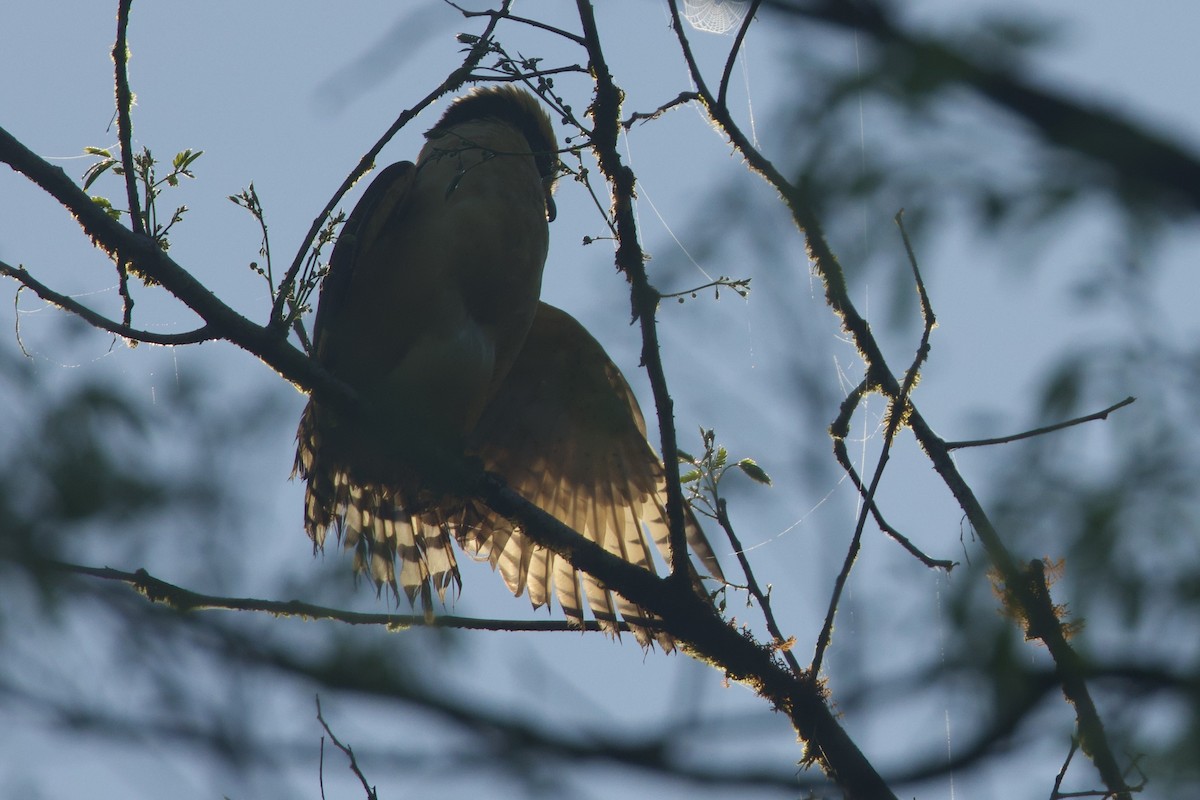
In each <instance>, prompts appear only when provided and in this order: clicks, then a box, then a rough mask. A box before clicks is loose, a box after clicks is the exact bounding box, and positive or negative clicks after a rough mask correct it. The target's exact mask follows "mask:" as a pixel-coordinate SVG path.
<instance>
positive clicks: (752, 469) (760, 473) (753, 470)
mask: <svg viewBox="0 0 1200 800" xmlns="http://www.w3.org/2000/svg"><path fill="white" fill-rule="evenodd" d="M737 465H738V469H740V470H741V471H742V472H744V473H746V475H747V477H749V478H750V480H752V481H755V482H757V483H761V484H765V485H766V486H770V485H771V476H770V475H768V474H767V473H766V471H765V470H764V469H763V468H762V467H760V466H759V465H758V463H757V462H755V460H754V459H753V458H743V459H742V460H741V461H739V462H737Z"/></svg>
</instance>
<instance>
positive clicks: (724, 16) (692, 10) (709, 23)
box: [683, 0, 750, 33]
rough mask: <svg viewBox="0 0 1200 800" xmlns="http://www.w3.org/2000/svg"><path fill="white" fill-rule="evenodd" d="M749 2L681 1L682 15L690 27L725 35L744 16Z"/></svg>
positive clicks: (731, 0)
mask: <svg viewBox="0 0 1200 800" xmlns="http://www.w3.org/2000/svg"><path fill="white" fill-rule="evenodd" d="M749 5H750V0H683V15H684V16H685V17H686V18H687V21H688V22H689V23H691V25H692V27H693V28H695V29H696V30H699V31H706V32H708V33H727V32H729V31H730V30H732V29H733V28H735V27H737V26H738V25H739V24H740V23H741V21H742V19H743V18H745V16H746V8H747V6H749Z"/></svg>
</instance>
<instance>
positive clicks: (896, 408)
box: [810, 211, 937, 675]
mask: <svg viewBox="0 0 1200 800" xmlns="http://www.w3.org/2000/svg"><path fill="white" fill-rule="evenodd" d="M903 213H904V212H903V211H901V212H899V213H898V214H896V225H897V226H898V227H899V228H900V236H901V238H902V240H903V242H904V247H905V250H907V252H908V261H909V265H910V266H911V267H912V272H913V280H914V281H915V283H916V287H917V295H918V297H919V298H920V304H921V319H922V320H923V323H924V324H923V325H922V330H921V341H920V344H918V345H917V351H916V354H915V355H914V356H913V361H912V364H910V365H909V367H908V369H907V370H906V371H905V373H904V382H903V383H902V384H901V386H900V393H899V394H898V395H896V396H894V397H893V398H892V399H891V402H890V404H889V406H888V414H887V427H886V428H885V429H884V434H883V448H882V449H881V451H880V454H879V461H878V462H877V463H876V464H875V474H874V475H872V476H871V485H870V486H869V487H868V488H867V490H866V492H864V493H863V501H864V502H863V507H862V508H861V509H860V510H859V514H858V520H857V521H856V522H855V526H854V535H853V536H852V537H851V539H850V547H849V548H848V549H847V552H846V559H845V561H844V562H843V563H842V569H841V571H840V572H839V573H838V576H837V580H836V581H835V582H834V585H833V593H832V596H831V597H830V600H829V608H828V610H827V611H826V614H825V623H824V625H823V626H822V627H821V634H820V636H819V637H818V638H817V646H816V648H815V651H814V654H813V662H812V667H811V668H810V669H811V670H812V672H813V674H814V675H818V674H820V672H821V660H822V658H823V657H824V654H825V650H826V648H827V647H828V646H829V642H830V639H831V637H832V636H833V620H834V617H835V615H836V614H837V608H838V603H839V602H840V601H841V596H842V592H843V591H844V589H845V587H846V581H847V580H848V579H849V577H850V570H851V569H852V568H853V566H854V562H855V560H856V559H857V558H858V552H859V549H860V548H861V546H862V534H863V528H864V527H865V526H866V523H867V514H869V513H871V511H872V509H873V508H874V507H875V493H876V491H877V490H878V489H879V483H880V481H882V480H883V471H884V469H885V468H886V466H887V463H888V461H889V460H890V458H891V452H892V444H893V443H894V442H895V440H896V433H897V432H898V431H899V430H900V428H901V426H902V425H904V424H905V419H906V417H907V416H908V410H909V406H910V403H909V395H910V394H911V393H912V389H913V387H914V386H916V384H917V380H918V379H919V377H920V374H921V365H922V364H924V363H925V360H926V359H927V358H928V357H929V338H930V336H931V335H932V334H933V329H934V327H935V326H936V325H937V318H936V317H935V316H934V313H933V306H932V304H931V303H930V302H929V294H928V293H927V292H926V291H925V282H924V280H922V278H921V270H920V267H919V266H918V264H917V257H916V254H914V253H913V249H912V244H911V242H909V240H908V232H907V231H905V230H904V221H903ZM874 371H875V370H874V364H872V363H871V362H868V363H867V372H868V375H870V373H872V372H874ZM868 380H869V378H868ZM867 385H868V384H865V383H864V384H863V385H861V386H860V387H859V389H857V390H856V391H855V392H853V393H851V397H856V398H857V399H858V400H861V398H862V397H863V396H864V394H865V390H866V388H867ZM847 400H849V398H847ZM857 406H858V402H857V400H856V401H855V402H854V403H853V404H852V405H849V404H848V403H843V405H842V412H841V414H843V415H846V414H848V413H853V409H854V408H856V407H857ZM847 408H849V412H847ZM835 425H836V423H835ZM846 427H847V429H848V427H849V417H848V416H847V417H846ZM834 442H835V449H836V446H837V445H838V444H841V445H842V449H843V451H844V449H845V438H844V436H842V437H837V436H835V437H834ZM843 457H845V460H846V462H847V463H849V458H848V457H846V454H845V453H844V452H843V453H842V454H840V455H839V459H838V460H839V461H841V460H842V458H843ZM854 482H855V484H856V485H857V486H859V487H860V492H861V491H862V490H861V487H862V481H861V480H859V479H858V477H857V475H856V476H855V478H854Z"/></svg>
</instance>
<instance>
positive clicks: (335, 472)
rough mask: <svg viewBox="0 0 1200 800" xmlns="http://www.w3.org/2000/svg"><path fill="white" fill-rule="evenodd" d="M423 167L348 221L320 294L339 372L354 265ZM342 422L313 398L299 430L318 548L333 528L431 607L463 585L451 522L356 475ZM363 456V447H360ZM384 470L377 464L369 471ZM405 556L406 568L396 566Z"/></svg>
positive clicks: (384, 188) (308, 521)
mask: <svg viewBox="0 0 1200 800" xmlns="http://www.w3.org/2000/svg"><path fill="white" fill-rule="evenodd" d="M415 174H416V166H415V165H414V164H413V163H412V162H410V161H402V162H400V163H397V164H392V165H391V166H389V167H387V168H386V169H384V170H383V171H381V172H380V173H379V175H378V176H376V178H375V179H374V180H373V181H372V182H371V185H370V186H369V187H367V190H366V192H364V193H363V196H362V199H360V200H359V202H358V205H357V206H355V208H354V211H353V212H351V214H350V216H349V218H348V219H347V220H346V222H345V224H344V225H343V226H342V230H341V233H340V235H339V236H338V240H337V243H336V244H335V245H334V248H333V254H332V256H331V257H330V260H329V273H328V274H327V275H326V276H325V280H324V282H323V283H322V285H321V300H320V303H319V304H318V307H317V316H316V320H315V322H314V323H313V343H314V345H315V347H316V354H317V358H318V360H320V361H321V362H322V364H323V365H324V366H325V367H326V368H327V369H329V370H331V371H333V372H337V371H338V369H339V367H340V366H341V365H340V364H339V361H340V360H341V359H342V358H343V357H345V355H347V354H346V353H345V351H344V349H343V348H340V347H332V346H330V342H331V336H332V335H336V333H334V332H336V331H338V329H339V328H340V327H341V323H342V320H343V315H345V314H353V313H355V310H354V309H352V308H350V307H349V305H351V304H348V303H347V302H346V300H347V296H348V295H349V294H350V291H351V286H352V284H353V281H354V280H355V277H356V271H355V268H356V266H357V265H358V264H359V261H360V258H362V257H363V255H364V251H365V247H364V244H365V245H369V244H370V243H373V242H377V241H379V239H380V237H381V236H382V233H383V231H384V230H385V229H386V228H387V227H388V226H389V224H394V223H395V220H396V219H397V217H398V216H399V215H401V214H402V213H403V212H404V206H405V204H406V202H407V201H408V199H409V195H410V194H411V191H410V190H411V188H412V183H413V177H414V176H415ZM338 425H339V422H338V420H336V419H335V418H333V417H332V416H331V415H329V414H328V413H327V412H325V411H324V410H323V409H321V407H320V406H319V405H317V404H316V403H314V402H312V401H310V402H309V404H308V406H307V407H306V408H305V409H304V415H303V417H302V418H301V420H300V427H299V429H298V430H297V432H296V441H297V448H296V462H295V466H294V468H293V474H299V475H300V477H301V478H303V479H304V480H305V481H306V482H307V486H306V491H305V500H304V528H305V530H306V531H307V532H308V535H309V536H310V537H311V538H312V540H313V546H314V548H320V547H323V546H324V543H325V537H326V535H327V533H328V531H329V528H330V527H331V526H332V527H334V528H335V530H336V532H337V534H338V537H339V539H342V540H344V542H345V544H346V547H347V548H351V549H353V550H354V551H355V567H356V569H358V570H360V571H362V572H366V573H368V574H370V576H371V577H372V579H373V580H374V581H375V583H376V585H378V586H384V585H387V586H391V587H393V588H398V589H400V590H402V591H403V592H404V593H405V594H406V595H407V596H408V598H409V600H414V599H415V598H416V597H417V595H418V594H419V595H421V597H422V600H423V602H424V606H425V608H426V609H429V608H430V607H431V605H432V594H433V592H435V591H436V592H437V594H438V595H439V596H443V597H444V595H445V591H446V589H447V588H448V587H450V586H451V585H456V584H459V583H460V579H459V575H458V566H457V563H456V561H455V558H454V552H453V550H452V549H451V545H450V536H449V534H448V528H447V527H446V526H445V525H443V524H441V521H440V517H439V516H438V515H437V514H436V513H433V514H431V513H424V514H423V513H413V511H412V508H413V503H412V498H410V497H408V496H407V495H405V494H404V493H402V492H399V491H397V490H396V489H394V488H393V487H392V485H391V482H388V481H364V480H357V479H355V478H352V477H351V475H350V474H349V472H348V471H347V469H346V466H345V465H346V463H347V461H348V459H347V458H346V454H345V453H344V452H342V450H343V449H344V443H341V446H339V439H340V437H338V436H334V437H333V438H334V441H332V442H331V441H326V438H327V434H328V433H329V432H330V430H331V428H332V429H336V428H337V427H338ZM356 455H358V456H359V459H360V460H361V459H362V457H363V455H365V453H363V452H362V451H360V452H359V453H357V454H356ZM371 469H377V467H374V465H372V466H369V467H368V470H371ZM397 562H399V564H400V574H399V575H397V574H396V569H395V565H396V563H397Z"/></svg>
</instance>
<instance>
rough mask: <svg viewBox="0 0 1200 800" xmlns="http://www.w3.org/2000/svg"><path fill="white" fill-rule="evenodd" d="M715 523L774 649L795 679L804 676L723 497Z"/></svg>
mask: <svg viewBox="0 0 1200 800" xmlns="http://www.w3.org/2000/svg"><path fill="white" fill-rule="evenodd" d="M717 523H718V524H719V525H720V526H721V529H722V530H724V531H725V535H726V536H727V537H728V538H729V543H730V544H731V545H732V546H733V552H734V554H735V555H736V556H737V559H738V563H739V564H741V565H742V572H743V573H745V575H746V589H747V590H748V591H749V592H750V594H751V596H753V597H754V599H755V600H757V601H758V606H759V608H761V609H762V614H763V619H765V620H766V622H767V631H768V632H769V633H770V634H771V637H772V638H773V639H774V640H775V647H776V648H777V649H779V650H780V651H782V652H783V658H784V660H785V661H787V663H788V666H789V667H791V668H792V673H793V674H794V675H795V676H796V677H797V678H802V677H803V676H804V668H803V667H801V666H800V662H799V661H797V660H796V654H795V653H793V652H792V645H793V644H794V643H795V637H786V638H785V637H784V635H783V631H782V630H781V629H780V627H779V624H778V623H777V622H776V621H775V612H774V611H772V610H771V596H770V595H769V594H768V593H767V592H764V591H763V590H762V588H761V587H760V586H759V585H758V580H757V579H756V578H755V577H754V570H753V569H751V568H750V560H749V559H747V558H746V549H745V548H744V547H742V540H741V539H739V538H738V535H737V534H736V533H734V530H733V523H732V522H730V520H729V510H728V509H727V508H726V506H725V498H724V497H718V498H717Z"/></svg>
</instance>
